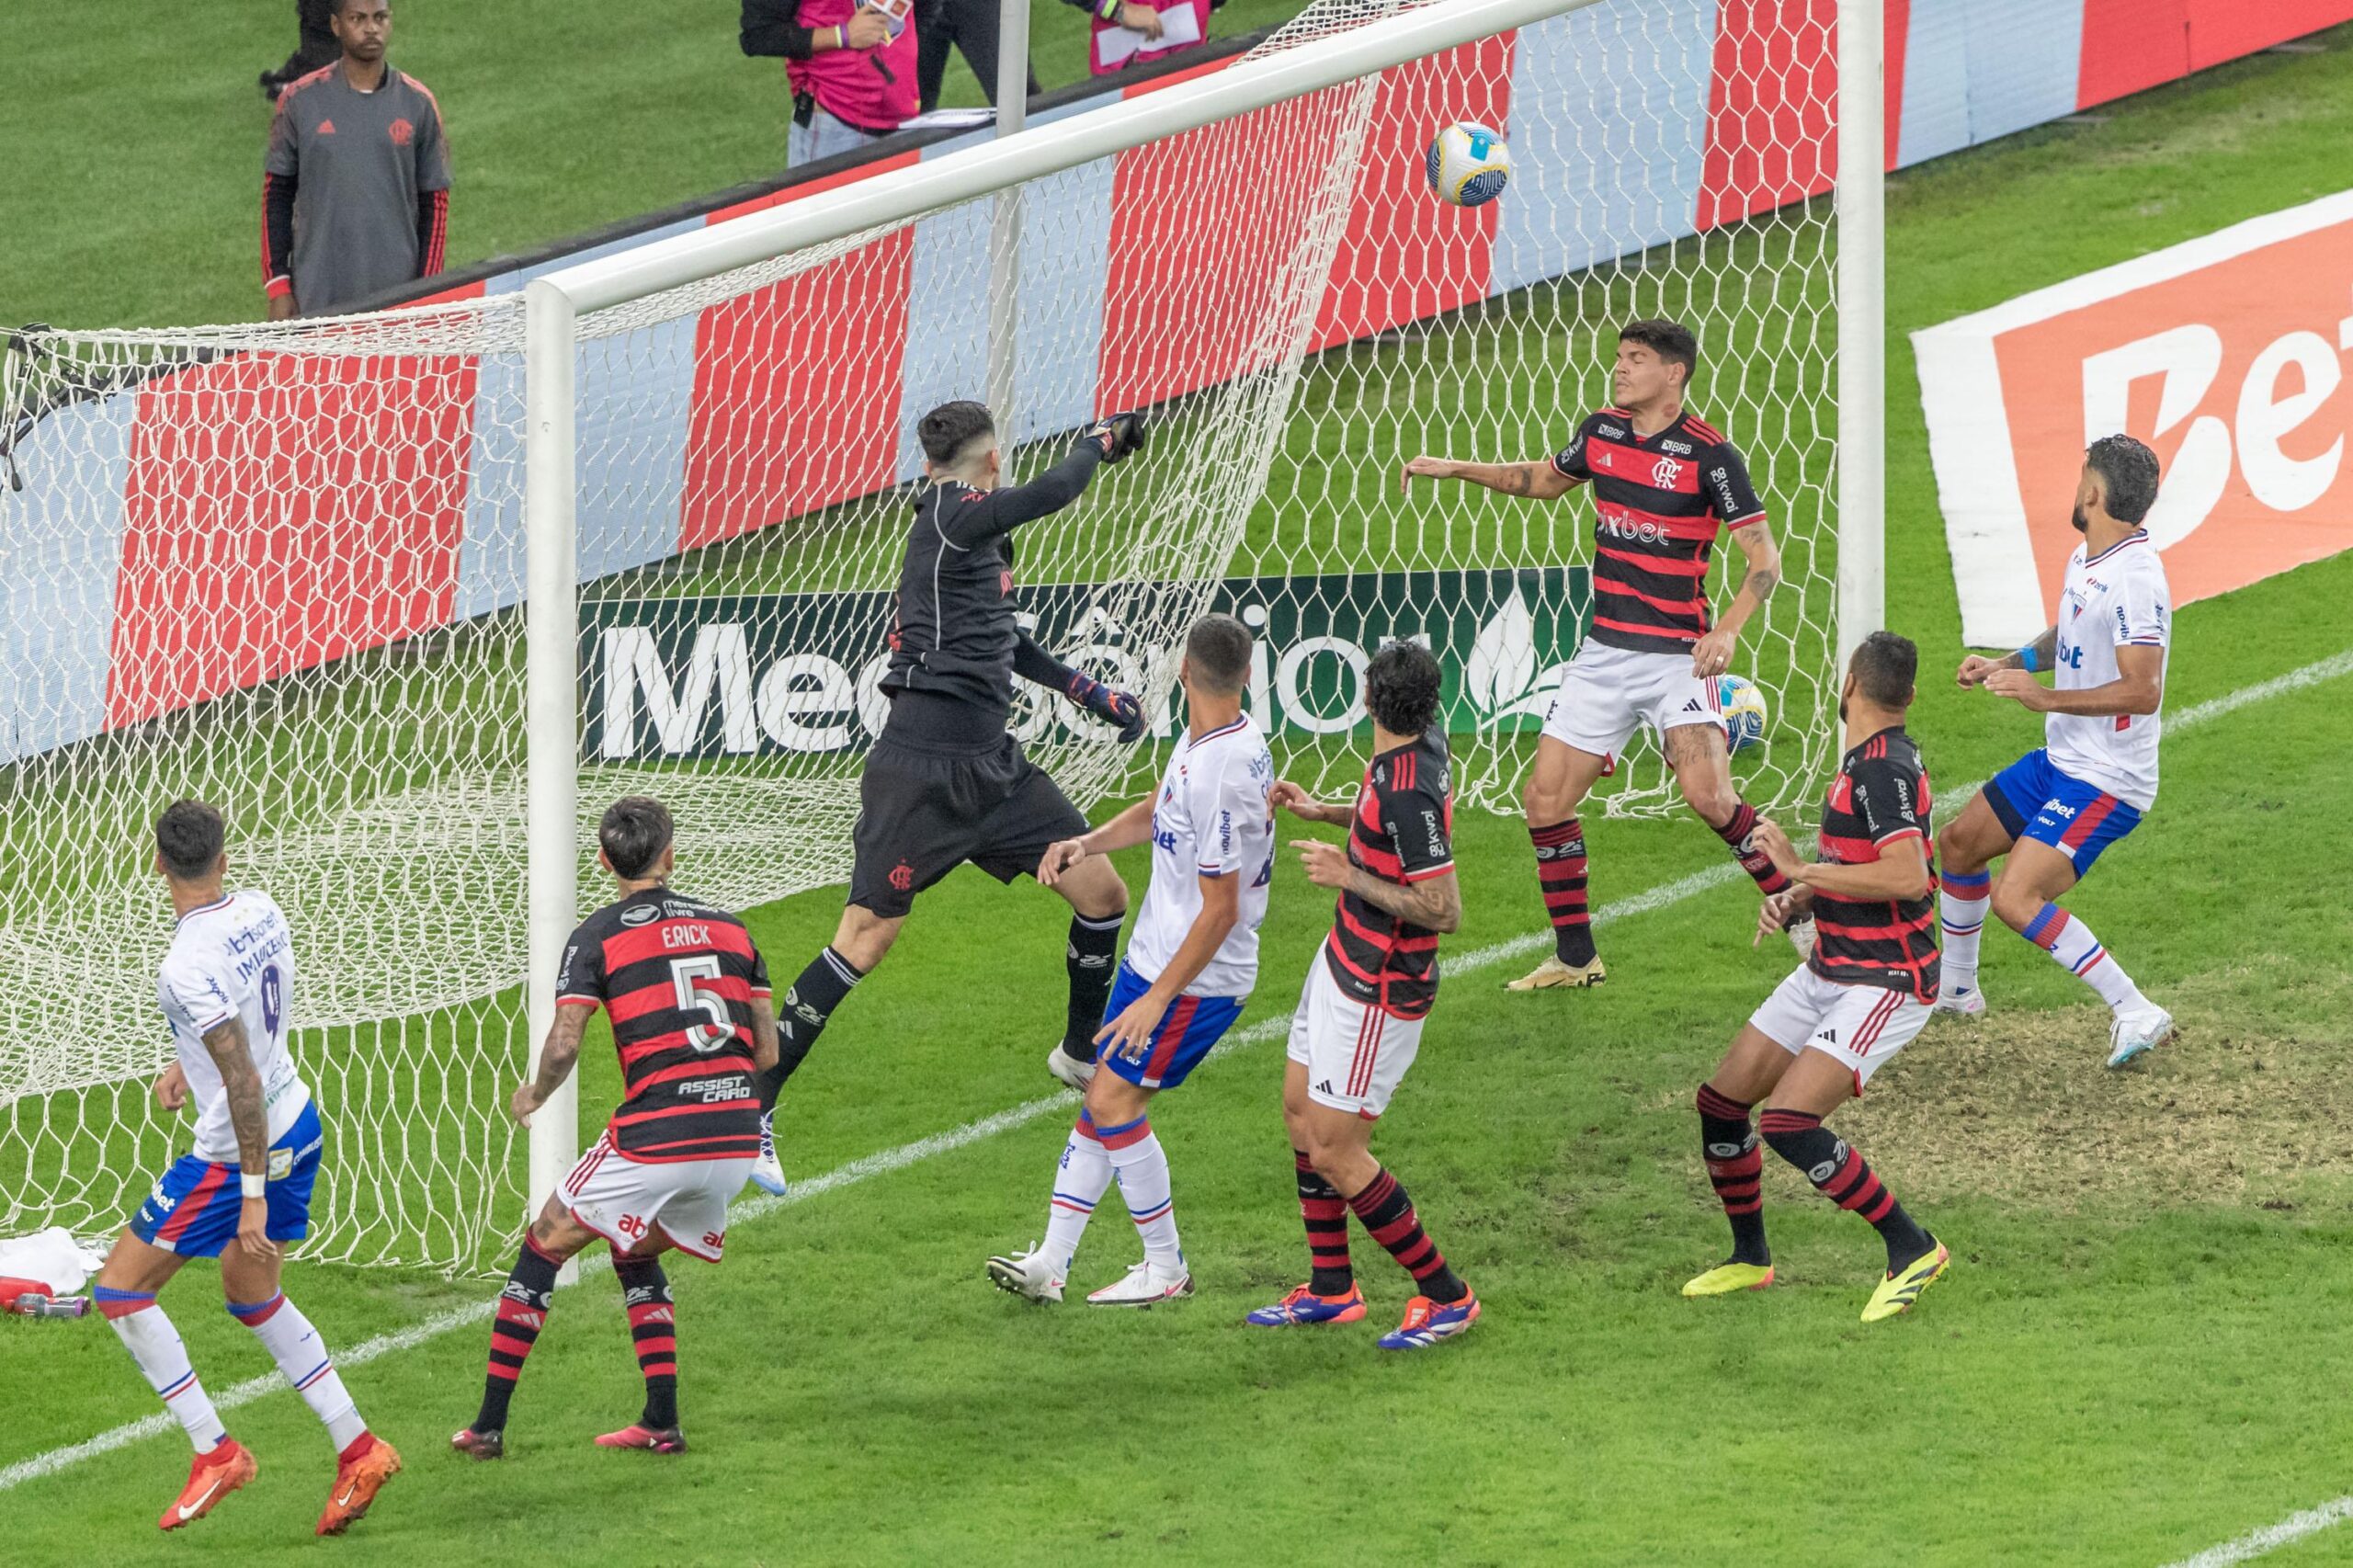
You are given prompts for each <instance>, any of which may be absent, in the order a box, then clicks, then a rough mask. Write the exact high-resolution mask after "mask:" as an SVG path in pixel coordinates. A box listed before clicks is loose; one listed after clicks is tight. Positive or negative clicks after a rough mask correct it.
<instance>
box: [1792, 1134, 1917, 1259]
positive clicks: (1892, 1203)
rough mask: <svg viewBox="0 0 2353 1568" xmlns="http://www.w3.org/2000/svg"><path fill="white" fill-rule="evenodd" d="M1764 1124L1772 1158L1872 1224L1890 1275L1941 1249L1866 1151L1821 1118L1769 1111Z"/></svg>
mask: <svg viewBox="0 0 2353 1568" xmlns="http://www.w3.org/2000/svg"><path fill="white" fill-rule="evenodd" d="M1761 1122H1762V1125H1763V1128H1764V1131H1765V1142H1768V1143H1770V1144H1771V1145H1773V1153H1777V1154H1779V1155H1780V1156H1781V1158H1783V1159H1785V1160H1787V1161H1788V1162H1789V1163H1790V1164H1791V1165H1795V1166H1796V1167H1797V1168H1798V1169H1799V1170H1801V1171H1803V1172H1804V1173H1805V1179H1806V1180H1808V1181H1810V1182H1812V1183H1813V1185H1814V1189H1815V1190H1816V1191H1818V1192H1820V1193H1821V1194H1822V1195H1823V1196H1824V1198H1827V1199H1830V1201H1832V1202H1833V1203H1836V1205H1838V1207H1839V1208H1841V1209H1850V1210H1854V1211H1855V1212H1856V1213H1858V1214H1860V1215H1861V1216H1862V1217H1863V1218H1864V1219H1866V1220H1869V1221H1870V1222H1871V1225H1872V1226H1873V1228H1875V1229H1876V1230H1877V1231H1878V1232H1879V1234H1880V1239H1881V1241H1883V1242H1885V1243H1886V1244H1887V1271H1888V1272H1889V1273H1890V1274H1893V1273H1894V1272H1895V1271H1896V1270H1897V1269H1899V1268H1901V1267H1904V1265H1905V1264H1907V1263H1910V1262H1912V1261H1913V1260H1914V1259H1915V1258H1917V1257H1920V1256H1924V1255H1926V1254H1927V1252H1928V1251H1929V1250H1930V1249H1931V1248H1933V1247H1934V1246H1935V1245H1936V1243H1935V1242H1934V1241H1932V1240H1930V1239H1929V1236H1928V1233H1927V1232H1926V1231H1924V1230H1922V1229H1921V1228H1920V1227H1919V1225H1918V1223H1917V1222H1915V1221H1914V1220H1913V1218H1912V1216H1911V1215H1909V1214H1906V1213H1905V1212H1904V1205H1902V1204H1901V1203H1898V1202H1897V1201H1896V1200H1895V1194H1894V1193H1893V1192H1890V1191H1889V1190H1888V1188H1887V1184H1886V1183H1885V1182H1882V1181H1881V1180H1880V1179H1879V1176H1878V1175H1877V1174H1876V1173H1874V1172H1873V1171H1872V1169H1871V1167H1870V1161H1868V1160H1866V1159H1864V1158H1863V1153H1862V1151H1861V1150H1859V1149H1857V1148H1855V1147H1854V1146H1853V1145H1851V1144H1849V1143H1848V1142H1847V1141H1846V1140H1845V1139H1843V1138H1841V1137H1839V1136H1838V1135H1837V1134H1836V1133H1835V1132H1833V1131H1830V1129H1828V1128H1826V1127H1824V1126H1823V1125H1822V1118H1820V1117H1818V1116H1808V1115H1807V1114H1806V1113H1805V1112H1803V1111H1802V1110H1768V1111H1767V1112H1766V1113H1765V1115H1764V1116H1763V1118H1762V1119H1761Z"/></svg>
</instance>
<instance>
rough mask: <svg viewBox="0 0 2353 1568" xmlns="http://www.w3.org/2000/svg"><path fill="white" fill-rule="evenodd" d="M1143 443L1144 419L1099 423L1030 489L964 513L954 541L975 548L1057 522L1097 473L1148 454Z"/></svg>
mask: <svg viewBox="0 0 2353 1568" xmlns="http://www.w3.org/2000/svg"><path fill="white" fill-rule="evenodd" d="M1143 441H1144V416H1143V415H1142V414H1115V415H1112V416H1111V417H1110V418H1108V419H1099V420H1097V421H1096V422H1095V423H1094V424H1092V425H1090V426H1087V427H1086V429H1085V430H1083V431H1081V432H1079V437H1078V444H1077V445H1076V446H1074V447H1073V448H1071V449H1070V456H1068V457H1066V458H1064V459H1063V460H1062V461H1060V462H1058V463H1056V464H1055V465H1054V466H1053V467H1051V468H1050V469H1048V470H1047V471H1046V472H1043V473H1041V474H1040V475H1039V476H1038V477H1037V478H1035V479H1033V480H1031V481H1030V482H1029V483H1027V484H1009V485H1006V487H1005V488H1004V489H1002V490H993V491H991V492H990V493H989V498H988V504H987V505H986V506H965V507H960V508H958V516H957V518H956V521H955V522H954V524H953V525H951V528H950V538H951V540H953V542H955V543H956V544H958V545H960V546H964V547H967V548H969V547H970V546H971V545H972V544H973V543H975V542H977V541H979V540H983V539H990V538H993V537H995V535H997V534H1001V533H1009V532H1011V531H1012V530H1013V529H1015V528H1019V527H1020V526H1021V525H1022V524H1024V523H1034V522H1036V521H1037V520H1038V519H1039V518H1040V517H1051V516H1053V515H1054V514H1055V513H1056V512H1059V511H1061V510H1062V509H1063V507H1065V506H1069V505H1070V504H1071V503H1072V502H1074V501H1075V500H1077V499H1078V498H1079V496H1080V495H1082V494H1085V493H1086V486H1087V483H1088V482H1089V481H1091V480H1093V479H1094V477H1095V471H1096V470H1097V468H1100V467H1101V466H1102V465H1103V464H1105V463H1115V462H1118V461H1120V460H1121V459H1123V458H1126V457H1127V456H1129V455H1130V454H1131V453H1133V452H1138V451H1142V449H1143Z"/></svg>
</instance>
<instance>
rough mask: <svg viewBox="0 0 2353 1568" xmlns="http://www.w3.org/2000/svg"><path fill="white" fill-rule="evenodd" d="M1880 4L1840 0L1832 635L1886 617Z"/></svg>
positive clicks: (1860, 632)
mask: <svg viewBox="0 0 2353 1568" xmlns="http://www.w3.org/2000/svg"><path fill="white" fill-rule="evenodd" d="M1886 28H1887V13H1886V11H1885V9H1884V6H1883V4H1882V0H1838V114H1837V120H1836V124H1837V128H1838V129H1837V138H1838V184H1837V212H1838V637H1837V641H1836V644H1835V647H1836V665H1835V667H1834V668H1833V670H1832V674H1831V680H1832V684H1833V686H1834V687H1836V685H1837V684H1839V683H1840V682H1843V681H1844V680H1845V678H1846V669H1847V659H1848V657H1849V656H1850V655H1851V654H1852V653H1854V651H1855V645H1856V644H1857V643H1859V642H1861V641H1862V640H1863V639H1864V638H1866V637H1868V636H1870V634H1871V633H1872V632H1873V631H1877V630H1878V629H1879V628H1880V627H1881V626H1882V625H1884V624H1885V623H1886V620H1887V221H1886V205H1885V187H1886V183H1887V161H1886V160H1887V153H1886V151H1885V148H1886V140H1885V139H1886V104H1887V97H1886V90H1887V85H1886V74H1887V40H1886Z"/></svg>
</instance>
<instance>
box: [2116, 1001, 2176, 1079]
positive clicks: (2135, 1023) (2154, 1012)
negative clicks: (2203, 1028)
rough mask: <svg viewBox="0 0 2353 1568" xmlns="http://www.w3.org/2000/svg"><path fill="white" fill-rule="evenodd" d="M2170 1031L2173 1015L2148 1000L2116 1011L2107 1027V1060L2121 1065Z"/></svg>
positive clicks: (2146, 1049)
mask: <svg viewBox="0 0 2353 1568" xmlns="http://www.w3.org/2000/svg"><path fill="white" fill-rule="evenodd" d="M2172 1034H2173V1015H2172V1014H2171V1013H2168V1012H2166V1011H2165V1009H2164V1008H2163V1007H2160V1006H2157V1005H2156V1004H2155V1003H2154V1002H2152V1003H2150V1004H2149V1005H2148V1006H2145V1007H2134V1008H2132V1009H2131V1010H2129V1011H2127V1012H2122V1013H2119V1014H2117V1015H2116V1023H2115V1025H2114V1026H2113V1027H2112V1028H2109V1031H2108V1064H2109V1066H2110V1067H2121V1066H2123V1065H2124V1064H2125V1063H2126V1062H2130V1061H2131V1060H2132V1059H2133V1058H2134V1057H2137V1056H2141V1055H2143V1054H2144V1053H2146V1052H2147V1051H2148V1050H2149V1048H2150V1047H2152V1046H2155V1045H2161V1044H2163V1043H2164V1042H2165V1040H2167V1039H2168V1038H2169V1037H2170V1036H2171V1035H2172Z"/></svg>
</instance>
